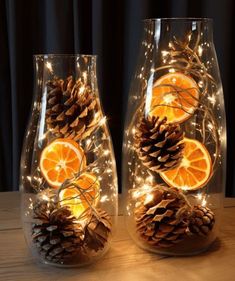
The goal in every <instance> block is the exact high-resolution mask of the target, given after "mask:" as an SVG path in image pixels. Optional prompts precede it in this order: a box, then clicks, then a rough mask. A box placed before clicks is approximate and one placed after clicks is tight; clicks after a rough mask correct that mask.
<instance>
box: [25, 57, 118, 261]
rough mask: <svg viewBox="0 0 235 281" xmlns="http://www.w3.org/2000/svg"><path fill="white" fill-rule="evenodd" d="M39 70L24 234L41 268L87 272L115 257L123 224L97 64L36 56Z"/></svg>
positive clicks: (28, 140)
mask: <svg viewBox="0 0 235 281" xmlns="http://www.w3.org/2000/svg"><path fill="white" fill-rule="evenodd" d="M34 65H35V90H34V101H33V105H32V114H31V118H30V122H29V126H28V129H27V132H26V137H25V141H24V146H23V151H22V159H21V178H20V189H21V193H22V221H23V226H24V234H25V238H26V241H27V244H28V246H29V248H30V249H31V251H32V253H33V256H34V257H35V258H36V259H37V260H40V261H42V262H44V263H48V264H52V265H56V266H81V265H84V264H88V263H91V262H92V261H94V260H96V259H98V258H100V257H101V256H102V255H103V254H104V253H105V252H106V251H107V250H108V248H109V246H110V241H111V239H112V236H113V231H114V228H115V224H116V218H117V177H116V166H115V159H114V154H113V148H112V141H111V138H110V133H109V130H108V127H107V124H106V118H105V116H104V115H103V111H102V108H101V105H100V98H99V94H98V87H97V77H96V57H95V56H90V55H36V56H35V57H34Z"/></svg>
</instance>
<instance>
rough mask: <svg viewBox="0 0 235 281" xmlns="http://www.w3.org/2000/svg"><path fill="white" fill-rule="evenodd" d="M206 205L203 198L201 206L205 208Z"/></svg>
mask: <svg viewBox="0 0 235 281" xmlns="http://www.w3.org/2000/svg"><path fill="white" fill-rule="evenodd" d="M206 203H207V202H206V199H205V198H203V200H202V206H203V207H205V206H206Z"/></svg>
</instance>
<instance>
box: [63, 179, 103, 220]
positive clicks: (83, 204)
mask: <svg viewBox="0 0 235 281" xmlns="http://www.w3.org/2000/svg"><path fill="white" fill-rule="evenodd" d="M74 183H75V184H72V185H71V186H69V187H67V188H66V189H64V190H62V191H61V192H60V204H61V205H62V206H63V205H65V206H69V208H70V210H71V212H72V213H73V215H74V216H77V217H78V216H79V215H81V214H82V213H83V212H84V211H85V210H86V209H87V208H89V207H90V205H91V206H95V205H96V204H97V203H98V200H99V193H100V183H99V181H98V179H97V177H96V176H95V175H94V174H92V173H83V174H82V175H81V176H80V177H79V178H78V179H77V180H76V181H75V182H74Z"/></svg>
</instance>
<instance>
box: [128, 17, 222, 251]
mask: <svg viewBox="0 0 235 281" xmlns="http://www.w3.org/2000/svg"><path fill="white" fill-rule="evenodd" d="M225 162H226V123H225V109H224V99H223V90H222V85H221V79H220V73H219V67H218V62H217V58H216V52H215V48H214V44H213V35H212V20H210V19H196V18H195V19H194V18H192V19H190V18H185V19H181V18H179V19H174V18H173V19H149V20H145V21H144V32H143V39H142V44H141V48H140V54H139V60H138V64H137V69H136V74H135V76H134V78H133V81H132V86H131V90H130V94H129V103H128V112H127V116H126V124H125V134H124V144H123V187H124V194H125V198H126V213H125V218H126V222H127V228H128V231H129V233H130V235H131V237H132V238H133V240H134V241H135V242H136V243H137V244H138V245H139V246H140V247H142V248H144V249H147V250H149V251H152V252H156V253H159V254H166V255H192V254H196V253H200V252H202V251H204V250H206V249H207V248H208V247H209V246H210V245H211V244H212V242H213V241H214V240H215V239H216V237H217V234H218V228H219V225H220V214H221V209H222V199H223V193H224V187H225V174H226V167H225Z"/></svg>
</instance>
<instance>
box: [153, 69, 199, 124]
mask: <svg viewBox="0 0 235 281" xmlns="http://www.w3.org/2000/svg"><path fill="white" fill-rule="evenodd" d="M198 98H199V90H198V85H197V83H196V82H195V81H194V80H193V79H192V78H191V77H189V76H187V75H185V74H183V73H180V72H175V73H169V74H166V75H163V76H162V77H160V78H159V79H158V80H157V81H156V83H155V84H154V87H153V90H152V97H151V101H150V112H149V115H150V116H156V117H157V116H160V117H162V118H163V117H165V116H166V117H167V120H168V122H177V123H181V122H183V121H185V120H186V119H188V118H190V117H191V116H192V114H193V113H194V111H195V110H196V108H197V105H198Z"/></svg>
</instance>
